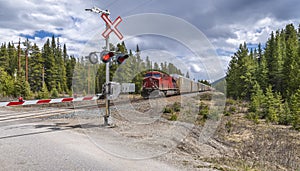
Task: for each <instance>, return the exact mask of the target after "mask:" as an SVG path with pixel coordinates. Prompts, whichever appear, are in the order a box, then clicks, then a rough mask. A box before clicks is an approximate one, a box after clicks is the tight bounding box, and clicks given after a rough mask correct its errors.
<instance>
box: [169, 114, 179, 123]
mask: <svg viewBox="0 0 300 171" xmlns="http://www.w3.org/2000/svg"><path fill="white" fill-rule="evenodd" d="M169 120H171V121H176V120H177V115H176V114H175V113H173V114H172V115H171V117H170V119H169Z"/></svg>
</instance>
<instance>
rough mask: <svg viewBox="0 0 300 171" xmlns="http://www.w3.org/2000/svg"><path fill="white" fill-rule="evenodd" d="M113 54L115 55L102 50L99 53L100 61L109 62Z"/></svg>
mask: <svg viewBox="0 0 300 171" xmlns="http://www.w3.org/2000/svg"><path fill="white" fill-rule="evenodd" d="M113 56H115V54H114V53H113V52H108V51H103V52H102V53H101V61H102V62H104V63H107V62H110V61H111V58H112V57H113Z"/></svg>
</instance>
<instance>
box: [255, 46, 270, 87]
mask: <svg viewBox="0 0 300 171" xmlns="http://www.w3.org/2000/svg"><path fill="white" fill-rule="evenodd" d="M257 55H258V56H257V63H258V65H257V67H256V68H257V69H256V81H257V82H258V84H259V85H260V87H261V89H262V90H263V91H265V90H266V88H267V87H268V82H269V81H268V68H267V62H266V58H265V55H263V53H262V48H261V44H260V43H259V44H258V52H257Z"/></svg>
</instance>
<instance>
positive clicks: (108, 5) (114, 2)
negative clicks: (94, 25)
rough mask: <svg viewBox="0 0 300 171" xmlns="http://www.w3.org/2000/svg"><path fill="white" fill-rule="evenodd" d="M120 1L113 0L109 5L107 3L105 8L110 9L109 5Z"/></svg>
mask: <svg viewBox="0 0 300 171" xmlns="http://www.w3.org/2000/svg"><path fill="white" fill-rule="evenodd" d="M118 1H119V0H114V1H113V2H111V3H109V4H108V5H106V7H105V8H104V9H108V7H110V6H112V5H113V4H115V3H116V2H118Z"/></svg>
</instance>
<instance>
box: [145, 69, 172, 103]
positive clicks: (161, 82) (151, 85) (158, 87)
mask: <svg viewBox="0 0 300 171" xmlns="http://www.w3.org/2000/svg"><path fill="white" fill-rule="evenodd" d="M176 89H177V86H176V81H175V80H174V79H173V77H171V76H170V75H168V74H165V73H162V72H159V71H150V72H147V73H146V74H145V77H144V80H143V90H142V96H143V97H149V96H160V95H162V94H163V95H167V94H168V93H170V92H172V91H174V90H176ZM172 94H174V93H172Z"/></svg>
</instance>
